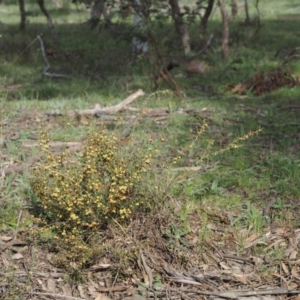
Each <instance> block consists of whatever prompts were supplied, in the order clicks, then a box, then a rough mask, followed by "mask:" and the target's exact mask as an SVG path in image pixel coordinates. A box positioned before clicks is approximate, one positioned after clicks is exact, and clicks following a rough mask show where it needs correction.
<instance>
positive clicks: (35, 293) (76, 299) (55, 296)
mask: <svg viewBox="0 0 300 300" xmlns="http://www.w3.org/2000/svg"><path fill="white" fill-rule="evenodd" d="M27 294H28V295H36V296H51V297H54V298H55V299H56V298H63V299H71V300H85V299H83V298H77V297H72V296H67V295H61V294H52V293H39V292H31V293H27Z"/></svg>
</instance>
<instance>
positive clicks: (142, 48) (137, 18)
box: [132, 0, 148, 58]
mask: <svg viewBox="0 0 300 300" xmlns="http://www.w3.org/2000/svg"><path fill="white" fill-rule="evenodd" d="M142 1H143V0H133V5H132V6H133V8H134V15H133V25H134V27H135V28H137V29H138V28H139V27H142V26H143V22H145V20H146V19H147V18H148V16H147V15H146V12H145V11H144V9H146V8H145V7H143V3H142ZM147 52H148V41H147V36H145V37H144V39H141V38H140V37H136V36H135V37H133V40H132V55H133V58H135V57H136V56H138V55H140V54H145V53H147Z"/></svg>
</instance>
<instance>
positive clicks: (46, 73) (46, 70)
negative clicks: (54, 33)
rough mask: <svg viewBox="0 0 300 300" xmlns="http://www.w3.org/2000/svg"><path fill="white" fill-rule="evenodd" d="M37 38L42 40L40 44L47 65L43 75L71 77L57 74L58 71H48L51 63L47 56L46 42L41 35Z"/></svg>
mask: <svg viewBox="0 0 300 300" xmlns="http://www.w3.org/2000/svg"><path fill="white" fill-rule="evenodd" d="M37 39H38V40H39V42H40V46H41V51H42V55H43V59H44V63H45V65H46V66H45V69H44V72H43V75H44V76H47V77H50V78H69V76H68V75H64V74H57V73H49V72H48V70H49V69H50V64H49V61H48V59H47V56H46V52H45V46H44V42H43V40H42V38H41V36H40V35H38V36H37Z"/></svg>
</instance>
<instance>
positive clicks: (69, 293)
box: [62, 284, 73, 297]
mask: <svg viewBox="0 0 300 300" xmlns="http://www.w3.org/2000/svg"><path fill="white" fill-rule="evenodd" d="M62 290H63V293H64V295H65V296H71V297H72V296H73V293H72V288H71V286H70V285H69V284H65V285H64V286H63V287H62Z"/></svg>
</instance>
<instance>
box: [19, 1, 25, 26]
mask: <svg viewBox="0 0 300 300" xmlns="http://www.w3.org/2000/svg"><path fill="white" fill-rule="evenodd" d="M19 9H20V15H21V21H20V29H21V30H23V29H25V24H26V11H25V4H24V0H19Z"/></svg>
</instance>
